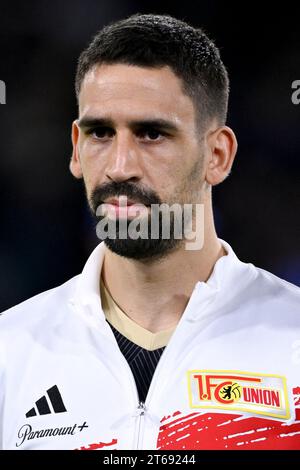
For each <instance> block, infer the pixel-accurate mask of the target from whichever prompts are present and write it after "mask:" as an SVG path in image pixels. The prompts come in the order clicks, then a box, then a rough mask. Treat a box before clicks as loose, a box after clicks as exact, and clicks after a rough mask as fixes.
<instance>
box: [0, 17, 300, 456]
mask: <svg viewBox="0 0 300 470" xmlns="http://www.w3.org/2000/svg"><path fill="white" fill-rule="evenodd" d="M76 92H77V97H78V104H79V117H78V119H76V120H75V121H74V123H73V127H72V141H73V155H72V159H71V164H70V168H71V172H72V174H73V175H74V176H75V177H76V178H83V180H84V183H85V188H86V194H87V199H88V201H89V205H90V208H91V210H92V212H93V213H94V214H95V216H96V218H97V221H98V225H97V231H98V233H99V234H100V235H101V237H102V238H103V239H104V242H102V243H100V244H99V245H98V247H97V248H96V249H95V250H94V252H93V253H92V254H91V256H90V258H89V260H88V261H87V263H86V266H85V267H84V270H83V272H82V274H81V275H79V276H77V277H75V278H73V279H71V280H70V281H68V282H67V283H66V284H64V285H62V286H60V287H58V288H56V289H52V290H50V291H48V292H45V293H43V294H40V295H38V296H36V297H34V298H32V299H30V300H28V301H26V302H24V303H22V304H20V305H18V306H17V307H14V308H13V309H11V310H9V311H7V312H6V313H5V314H3V315H2V317H1V321H0V331H1V333H0V345H1V368H0V371H1V389H0V397H1V406H0V409H1V442H2V448H4V449H156V448H159V449H167V450H171V449H241V448H243V449H297V448H298V449H299V448H300V415H299V413H300V368H299V358H298V356H299V355H298V350H297V348H298V347H299V339H300V315H299V314H300V312H299V298H300V296H299V289H298V288H296V287H295V286H293V285H291V284H289V283H287V282H285V281H283V280H280V279H278V278H277V277H275V276H274V275H272V274H270V273H268V272H266V271H263V270H261V269H258V268H256V267H254V266H253V265H252V264H245V263H243V262H241V261H239V260H238V258H237V257H236V255H235V254H234V252H233V250H232V248H231V247H230V245H229V244H228V243H226V242H224V241H223V240H220V239H218V237H217V235H216V231H215V227H214V221H213V213H212V201H211V197H212V196H211V194H212V187H213V186H215V185H217V184H219V183H221V182H222V181H223V180H224V179H225V178H226V177H227V176H228V174H229V172H230V170H231V167H232V164H233V160H234V157H235V154H236V149H237V143H236V138H235V135H234V133H233V131H232V130H231V129H230V128H229V127H227V126H226V125H225V122H226V113H227V101H228V76H227V72H226V69H225V67H224V65H223V63H222V61H221V59H220V56H219V52H218V50H217V48H216V46H215V45H214V44H213V43H212V42H211V41H210V40H209V39H208V38H207V36H206V35H205V34H204V33H203V32H202V31H201V30H198V29H194V28H192V27H191V26H189V25H187V24H186V23H184V22H181V21H178V20H176V19H174V18H171V17H168V16H156V15H135V16H132V17H130V18H128V19H126V20H122V21H120V22H117V23H115V24H112V25H110V26H107V27H106V28H104V29H103V30H102V31H100V32H99V33H98V34H97V36H96V37H95V38H94V39H93V41H92V43H91V44H90V45H89V47H88V48H87V49H86V50H85V51H84V52H83V53H82V54H81V56H80V59H79V63H78V69H77V76H76ZM158 206H163V207H162V208H161V210H158V211H157V207H158ZM191 207H192V210H190V211H189V209H191ZM180 223H182V224H181V225H180ZM145 227H146V229H145ZM178 227H179V231H177V235H178V233H179V235H181V237H180V236H176V234H175V231H176V230H175V229H176V228H178ZM152 229H153V230H152ZM165 229H169V232H168V230H167V231H166V232H168V233H167V236H165V232H164V230H165ZM155 231H156V232H155ZM155 233H156V236H154V234H155ZM130 234H131V236H129V235H130ZM157 234H158V235H157ZM138 235H140V236H138ZM191 235H194V238H195V241H194V243H193V242H192V241H191V240H192V237H191Z"/></svg>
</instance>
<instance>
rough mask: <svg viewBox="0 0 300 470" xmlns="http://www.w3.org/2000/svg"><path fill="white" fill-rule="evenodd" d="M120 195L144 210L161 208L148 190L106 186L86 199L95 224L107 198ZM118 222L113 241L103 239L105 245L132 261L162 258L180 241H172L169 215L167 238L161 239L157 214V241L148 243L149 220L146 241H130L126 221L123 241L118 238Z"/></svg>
mask: <svg viewBox="0 0 300 470" xmlns="http://www.w3.org/2000/svg"><path fill="white" fill-rule="evenodd" d="M120 195H124V196H127V197H128V198H129V199H132V200H134V201H135V202H139V203H141V204H144V205H146V206H150V205H151V204H159V205H160V204H162V202H161V200H160V198H159V197H158V196H157V195H156V194H155V193H154V192H153V191H151V190H149V189H147V190H146V189H144V188H142V187H138V186H136V185H135V184H132V183H128V182H121V183H115V182H109V183H105V184H103V185H101V186H99V187H98V188H96V189H95V190H94V191H93V192H92V194H91V198H90V202H89V205H90V209H91V211H92V214H93V216H94V217H96V218H97V221H99V220H101V219H103V217H100V218H99V217H97V216H96V211H97V208H98V207H99V206H100V204H101V203H103V202H104V201H105V199H107V198H109V197H117V196H120ZM118 222H119V220H118V219H117V220H116V237H115V238H112V237H106V238H105V240H104V242H105V245H106V246H107V247H108V248H109V249H110V250H111V251H112V252H114V253H116V254H117V255H120V256H124V257H125V258H129V259H135V260H141V261H142V260H150V259H151V260H157V259H161V258H164V257H165V256H166V255H168V254H169V253H171V252H172V251H174V250H175V249H176V248H177V247H178V246H179V245H180V244H181V243H182V240H181V239H175V238H174V217H173V214H171V218H170V238H168V239H166V238H163V237H162V216H161V214H159V230H158V232H159V233H158V238H157V239H152V238H151V234H150V233H149V228H151V216H150V215H149V216H148V238H137V239H136V240H135V239H132V238H130V236H129V234H128V226H129V224H130V222H131V220H128V221H127V237H126V238H125V239H122V238H119V223H118Z"/></svg>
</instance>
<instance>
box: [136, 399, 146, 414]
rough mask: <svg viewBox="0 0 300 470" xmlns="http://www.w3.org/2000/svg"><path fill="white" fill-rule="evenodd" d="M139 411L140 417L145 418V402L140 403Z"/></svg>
mask: <svg viewBox="0 0 300 470" xmlns="http://www.w3.org/2000/svg"><path fill="white" fill-rule="evenodd" d="M137 409H138V416H144V414H145V413H146V407H145V403H144V402H143V401H140V402H139V404H138V407H137Z"/></svg>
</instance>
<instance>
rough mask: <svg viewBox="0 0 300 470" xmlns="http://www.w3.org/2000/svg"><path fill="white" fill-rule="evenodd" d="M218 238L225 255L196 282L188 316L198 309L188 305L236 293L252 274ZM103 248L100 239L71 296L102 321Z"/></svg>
mask: <svg viewBox="0 0 300 470" xmlns="http://www.w3.org/2000/svg"><path fill="white" fill-rule="evenodd" d="M219 241H220V243H221V244H222V245H223V247H224V248H225V250H226V252H227V255H226V256H222V257H221V258H219V259H218V261H217V262H216V264H215V266H214V268H213V271H212V273H211V275H210V277H209V279H208V280H207V281H206V282H203V281H199V282H197V283H196V284H195V288H194V291H193V294H192V296H191V299H190V301H189V303H188V306H187V308H186V310H189V311H191V317H194V316H195V313H193V312H195V310H197V311H198V308H197V309H195V308H192V309H190V308H188V307H189V304H191V303H192V304H194V303H195V301H196V303H197V304H198V306H200V305H199V303H201V305H202V306H204V304H205V303H207V302H209V303H210V302H211V301H213V300H214V298H215V297H216V296H217V295H218V294H220V293H221V292H222V293H228V290H230V291H232V290H234V291H235V292H236V288H237V287H238V286H239V285H240V286H241V285H242V284H244V283H245V281H246V280H247V279H249V274H250V275H251V276H253V274H254V267H253V265H249V264H246V263H243V262H242V261H240V260H239V259H238V257H237V256H236V254H235V253H234V251H233V249H232V248H231V246H230V245H229V243H227V242H225V241H224V240H222V239H219ZM106 249H107V248H106V246H105V244H104V242H101V243H100V244H99V245H98V246H97V247H96V248H95V249H94V251H93V252H92V253H91V255H90V257H89V258H88V260H87V262H86V264H85V266H84V269H83V271H82V273H81V274H80V275H79V276H78V278H77V284H76V288H75V296H74V297H73V302H74V303H75V304H79V305H80V306H82V307H87V306H88V307H89V311H90V313H92V312H94V313H95V314H96V315H97V316H98V318H99V315H101V316H102V319H103V320H104V319H105V317H104V312H103V309H102V306H101V296H100V282H99V280H100V275H101V269H102V264H103V259H104V255H105V251H106ZM249 268H250V269H249ZM251 268H253V269H251ZM196 316H197V314H196Z"/></svg>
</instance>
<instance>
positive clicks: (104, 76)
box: [79, 64, 194, 121]
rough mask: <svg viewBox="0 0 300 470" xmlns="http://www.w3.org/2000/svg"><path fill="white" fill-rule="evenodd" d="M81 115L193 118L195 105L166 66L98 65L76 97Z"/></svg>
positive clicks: (179, 119) (89, 74)
mask: <svg viewBox="0 0 300 470" xmlns="http://www.w3.org/2000/svg"><path fill="white" fill-rule="evenodd" d="M79 111H80V115H81V116H82V115H86V114H89V115H95V116H97V115H99V113H100V114H101V115H102V114H104V113H105V114H114V116H117V115H119V117H120V118H121V117H125V115H126V117H128V118H131V117H134V118H138V117H145V115H147V116H148V117H151V116H152V117H153V116H156V117H168V118H169V119H170V118H171V119H173V120H175V121H183V120H190V119H194V106H193V102H192V100H191V99H190V97H189V96H187V95H186V94H185V93H184V91H183V89H182V82H181V80H180V79H179V78H178V77H177V76H176V75H175V74H174V72H173V71H172V70H171V69H170V68H169V67H167V66H165V67H161V68H148V67H147V68H146V67H138V66H132V65H125V64H113V65H101V66H96V67H94V68H92V69H91V70H90V71H89V72H88V73H87V74H86V76H85V78H84V80H83V83H82V86H81V91H80V94H79Z"/></svg>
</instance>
